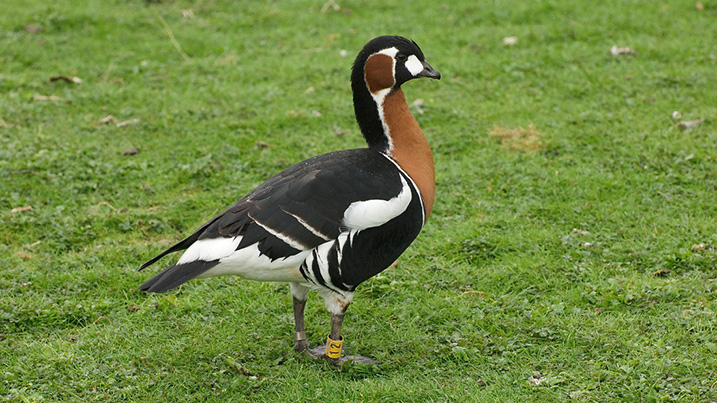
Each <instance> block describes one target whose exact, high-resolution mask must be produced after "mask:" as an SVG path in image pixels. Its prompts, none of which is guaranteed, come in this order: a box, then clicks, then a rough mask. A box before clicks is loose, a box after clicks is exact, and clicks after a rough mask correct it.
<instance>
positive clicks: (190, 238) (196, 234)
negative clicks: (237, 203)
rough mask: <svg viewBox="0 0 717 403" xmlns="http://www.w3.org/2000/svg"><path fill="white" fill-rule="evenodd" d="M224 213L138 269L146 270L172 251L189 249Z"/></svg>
mask: <svg viewBox="0 0 717 403" xmlns="http://www.w3.org/2000/svg"><path fill="white" fill-rule="evenodd" d="M223 214H224V213H221V214H219V215H217V216H215V217H214V218H212V219H211V220H209V221H207V222H206V223H205V224H204V225H202V226H201V227H199V229H198V230H196V231H194V233H193V234H192V235H190V236H188V237H187V238H185V239H183V240H181V241H179V242H178V243H176V244H175V245H173V246H172V247H171V248H169V249H167V250H165V251H164V252H162V253H160V254H159V255H157V256H155V257H153V258H152V260H150V261H149V262H147V263H145V264H143V265H142V266H140V268H139V269H137V271H142V270H144V269H145V268H147V267H149V266H151V265H153V264H155V263H157V261H158V260H159V259H161V258H163V257H165V256H167V255H168V254H170V253H172V252H177V251H180V250H185V249H187V248H188V247H190V246H191V245H192V244H193V243H194V242H196V241H197V239H199V237H200V236H201V235H202V234H203V233H204V231H205V230H206V229H207V228H208V227H209V226H210V225H212V224H213V223H214V221H216V220H217V219H219V218H220V217H221V216H222V215H223ZM167 269H168V268H167ZM167 269H165V270H167ZM162 273H164V271H162ZM160 274H161V273H160Z"/></svg>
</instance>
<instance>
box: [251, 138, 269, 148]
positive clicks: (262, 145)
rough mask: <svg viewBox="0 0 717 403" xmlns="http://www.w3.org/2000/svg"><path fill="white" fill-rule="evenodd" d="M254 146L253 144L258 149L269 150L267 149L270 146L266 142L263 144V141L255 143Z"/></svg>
mask: <svg viewBox="0 0 717 403" xmlns="http://www.w3.org/2000/svg"><path fill="white" fill-rule="evenodd" d="M254 144H255V145H256V146H257V147H259V148H269V147H271V144H269V143H267V142H265V141H261V140H260V141H257V142H256V143H254Z"/></svg>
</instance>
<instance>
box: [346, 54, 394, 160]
mask: <svg viewBox="0 0 717 403" xmlns="http://www.w3.org/2000/svg"><path fill="white" fill-rule="evenodd" d="M368 56H369V55H368V54H365V53H364V52H361V53H360V54H359V56H358V57H357V58H356V61H355V62H354V66H353V70H352V72H351V90H352V91H353V98H354V113H355V114H356V121H357V122H358V125H359V128H361V134H363V137H364V139H366V143H368V147H369V148H370V149H372V150H376V151H378V152H383V153H385V152H387V151H388V148H389V139H388V133H386V132H385V130H384V128H383V122H381V117H380V115H379V113H378V108H379V106H378V105H376V101H375V100H374V99H373V96H372V95H371V92H369V90H368V86H367V85H366V79H365V77H364V65H365V64H366V60H367V59H368Z"/></svg>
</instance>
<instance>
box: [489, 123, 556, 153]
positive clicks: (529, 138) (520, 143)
mask: <svg viewBox="0 0 717 403" xmlns="http://www.w3.org/2000/svg"><path fill="white" fill-rule="evenodd" d="M488 134H489V135H491V136H493V137H497V138H499V139H500V143H501V145H502V146H503V147H505V148H507V149H508V150H510V151H523V152H534V151H538V150H541V149H542V148H543V145H542V143H541V140H540V132H539V131H538V130H537V129H536V128H535V126H533V125H532V124H531V125H529V126H528V127H527V128H522V127H518V128H515V129H509V128H507V127H498V126H493V130H491V131H490V133H488Z"/></svg>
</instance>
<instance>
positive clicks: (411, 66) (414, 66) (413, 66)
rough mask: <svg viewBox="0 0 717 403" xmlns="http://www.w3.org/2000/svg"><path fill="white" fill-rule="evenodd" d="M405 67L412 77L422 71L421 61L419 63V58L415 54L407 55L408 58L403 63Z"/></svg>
mask: <svg viewBox="0 0 717 403" xmlns="http://www.w3.org/2000/svg"><path fill="white" fill-rule="evenodd" d="M405 66H406V69H408V71H409V72H410V73H411V75H413V76H414V77H415V76H416V75H418V73H420V72H422V71H423V63H421V61H420V60H418V58H417V57H416V55H411V56H408V60H406V63H405Z"/></svg>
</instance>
